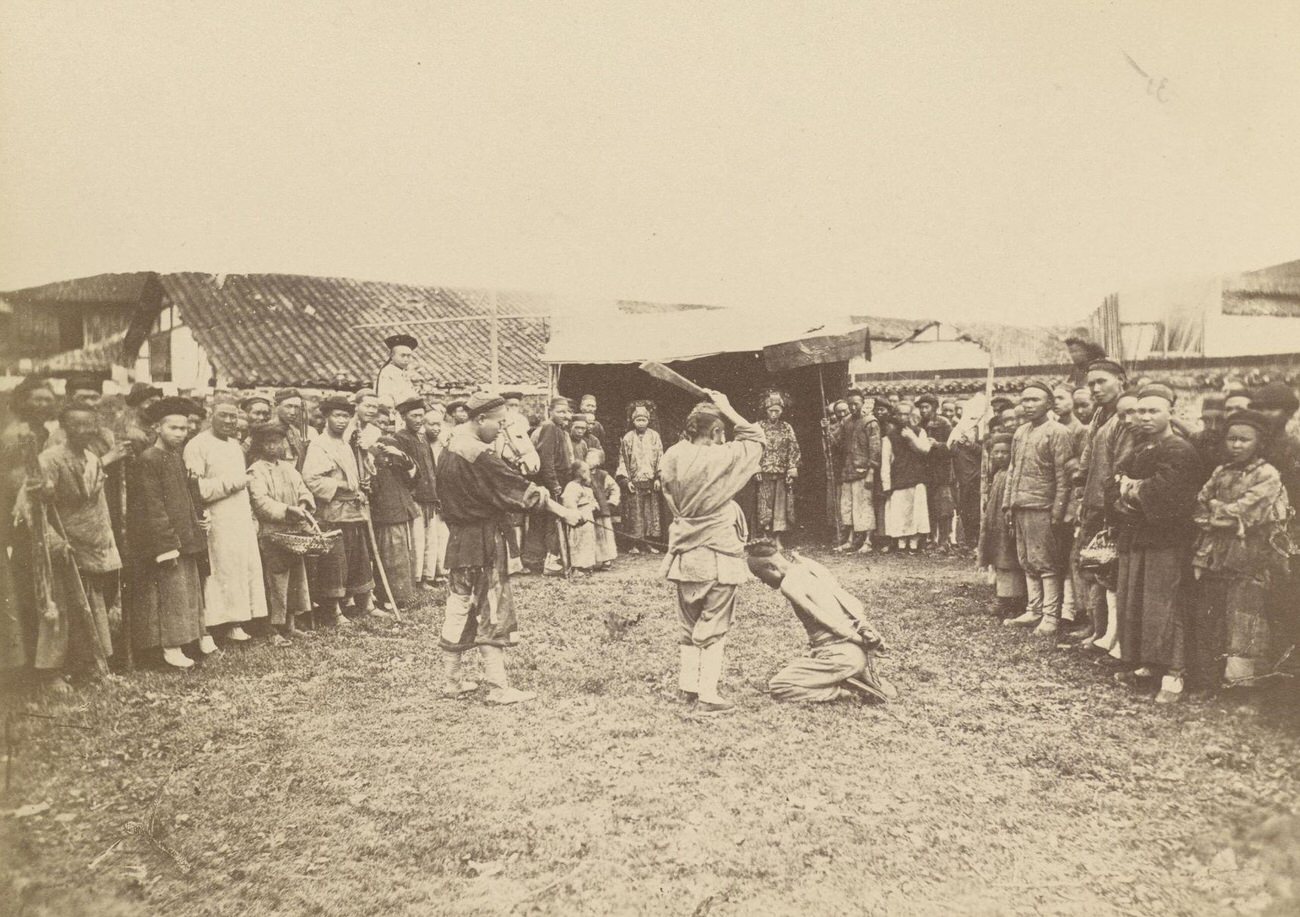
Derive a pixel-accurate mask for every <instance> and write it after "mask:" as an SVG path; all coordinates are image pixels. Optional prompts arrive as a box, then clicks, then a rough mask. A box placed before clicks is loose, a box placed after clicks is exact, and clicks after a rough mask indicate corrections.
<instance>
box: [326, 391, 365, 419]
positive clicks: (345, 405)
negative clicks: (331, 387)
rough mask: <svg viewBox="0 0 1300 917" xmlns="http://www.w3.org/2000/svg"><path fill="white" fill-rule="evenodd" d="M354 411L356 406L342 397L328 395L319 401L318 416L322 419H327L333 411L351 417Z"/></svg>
mask: <svg viewBox="0 0 1300 917" xmlns="http://www.w3.org/2000/svg"><path fill="white" fill-rule="evenodd" d="M356 410H357V409H356V406H355V405H354V404H353V403H352V402H351V401H349V400H348V399H347V398H345V397H343V396H342V395H330V396H329V397H327V398H322V399H321V403H320V416H322V417H329V416H330V415H331V414H333V413H334V412H335V411H343V412H344V413H345V414H347V415H348V416H349V417H351V416H352V415H353V414H354V413H356Z"/></svg>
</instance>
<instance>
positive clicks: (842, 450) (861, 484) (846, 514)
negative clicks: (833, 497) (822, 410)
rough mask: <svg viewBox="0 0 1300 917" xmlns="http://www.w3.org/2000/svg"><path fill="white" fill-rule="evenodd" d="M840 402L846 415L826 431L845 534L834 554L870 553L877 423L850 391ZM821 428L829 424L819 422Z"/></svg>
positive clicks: (859, 395)
mask: <svg viewBox="0 0 1300 917" xmlns="http://www.w3.org/2000/svg"><path fill="white" fill-rule="evenodd" d="M844 400H845V402H846V403H847V404H848V406H849V416H848V417H846V418H845V419H844V420H843V421H842V422H841V423H840V424H839V426H837V427H835V428H833V429H831V430H830V440H831V450H832V452H833V455H834V460H835V464H836V468H837V469H838V471H839V475H838V477H839V482H840V524H841V525H842V526H844V527H845V528H846V529H847V530H848V532H847V536H846V540H845V542H844V543H843V544H842V545H840V546H839V547H838V548H837V549H836V550H837V551H857V552H859V553H862V554H869V553H871V533H872V532H874V531H875V529H876V521H877V520H876V512H875V503H874V495H873V493H872V485H873V484H874V483H875V480H876V476H877V475H878V474H879V473H880V424H878V423H876V420H875V418H874V417H871V416H869V415H867V414H865V413H863V410H862V406H863V403H864V399H863V397H862V393H861V392H860V391H858V390H857V389H850V390H849V391H848V392H847V393H846V394H845V395H844ZM822 424H823V425H824V426H827V427H829V423H828V422H827V421H825V420H823V421H822Z"/></svg>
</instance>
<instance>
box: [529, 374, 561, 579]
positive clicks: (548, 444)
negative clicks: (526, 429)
mask: <svg viewBox="0 0 1300 917" xmlns="http://www.w3.org/2000/svg"><path fill="white" fill-rule="evenodd" d="M572 419H573V404H572V402H570V401H569V399H568V398H552V399H551V416H550V417H548V418H547V419H546V420H543V421H542V422H541V423H540V424H538V425H537V429H536V430H534V431H533V446H534V447H535V448H536V449H537V458H538V461H539V462H540V463H541V468H540V469H539V470H538V472H537V483H538V484H540V485H541V486H542V487H544V488H546V491H547V493H549V494H550V495H551V498H552V499H553V500H559V499H560V494H561V493H562V492H563V491H564V485H565V484H568V483H569V481H570V480H571V479H572V473H571V472H570V470H569V469H570V468H571V467H572V466H573V440H571V439H570V438H569V422H570V421H571V420H572ZM529 523H530V524H529V526H528V534H527V536H526V538H525V542H524V566H525V567H527V568H528V569H529V570H531V571H532V572H534V573H537V572H545V573H549V574H551V575H560V574H562V573H563V572H564V568H563V565H562V564H561V562H560V534H559V531H558V530H557V529H556V528H555V522H554V520H553V519H552V518H551V517H550V516H549V515H547V514H545V513H534V514H533V515H532V517H531V518H530V519H529Z"/></svg>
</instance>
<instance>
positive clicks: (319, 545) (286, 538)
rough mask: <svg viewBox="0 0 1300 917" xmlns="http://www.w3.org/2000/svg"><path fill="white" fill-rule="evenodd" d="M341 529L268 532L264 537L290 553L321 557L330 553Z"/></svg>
mask: <svg viewBox="0 0 1300 917" xmlns="http://www.w3.org/2000/svg"><path fill="white" fill-rule="evenodd" d="M342 534H343V533H342V532H340V531H332V532H268V533H267V534H266V535H264V536H263V537H264V538H266V540H267V542H268V543H269V544H273V545H275V546H276V547H277V548H282V549H283V550H285V551H288V552H289V553H290V554H297V555H299V556H302V557H320V556H322V555H325V554H328V553H329V552H330V551H332V550H333V549H334V545H336V544H337V543H338V540H339V536H340V535H342Z"/></svg>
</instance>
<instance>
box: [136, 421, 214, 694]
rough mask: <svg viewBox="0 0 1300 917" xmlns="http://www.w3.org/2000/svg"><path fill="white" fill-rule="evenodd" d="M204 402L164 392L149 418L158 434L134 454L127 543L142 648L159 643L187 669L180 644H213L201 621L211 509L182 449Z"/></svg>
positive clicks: (171, 661) (208, 647)
mask: <svg viewBox="0 0 1300 917" xmlns="http://www.w3.org/2000/svg"><path fill="white" fill-rule="evenodd" d="M199 410H200V409H199V408H198V406H197V405H195V404H194V402H192V401H190V400H189V399H188V398H163V399H162V400H160V401H158V402H156V403H155V404H154V405H153V407H151V408H150V409H149V412H148V413H147V415H146V419H147V420H149V421H150V422H151V423H152V424H153V425H154V429H155V430H156V431H157V433H158V439H157V441H156V442H155V443H154V445H152V446H150V447H149V448H148V449H145V450H144V452H142V453H140V456H139V457H138V458H137V459H136V460H135V466H134V468H133V475H132V480H133V484H134V486H133V487H131V488H130V490H129V491H128V493H129V495H130V502H129V504H128V506H127V515H128V517H129V523H128V526H129V529H130V531H131V533H132V534H131V536H130V543H131V545H132V549H133V550H134V552H135V555H136V563H137V564H138V567H139V571H140V572H139V579H138V580H137V583H136V590H137V591H136V592H135V593H134V594H133V596H132V598H133V600H134V602H135V604H134V605H133V606H132V621H131V629H132V631H133V634H132V636H133V638H134V639H135V645H136V647H137V649H141V650H147V649H154V648H161V649H162V654H163V661H164V662H166V663H167V665H169V666H172V667H173V668H177V669H188V668H189V667H190V666H192V665H194V661H193V660H192V659H190V658H189V657H188V656H186V655H185V653H184V651H183V650H182V647H184V646H186V645H187V644H191V643H194V642H196V641H197V642H198V644H199V652H201V653H203V654H204V655H206V654H208V653H212V652H215V651H216V649H217V646H216V643H215V642H213V640H212V638H211V637H210V636H209V635H208V633H207V631H206V630H205V629H204V626H203V573H205V572H206V569H207V566H208V556H207V539H206V538H205V536H204V530H203V526H204V525H206V524H207V521H206V513H201V512H200V510H199V509H198V507H197V506H195V504H194V498H193V495H192V490H191V488H190V478H189V473H188V472H187V471H186V470H185V460H184V459H183V458H182V457H181V449H182V448H183V447H184V445H185V440H186V438H187V437H188V436H189V434H190V429H191V427H190V418H191V417H193V416H194V414H195V413H196V412H198V411H199Z"/></svg>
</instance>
